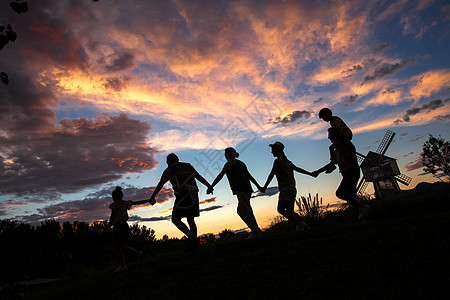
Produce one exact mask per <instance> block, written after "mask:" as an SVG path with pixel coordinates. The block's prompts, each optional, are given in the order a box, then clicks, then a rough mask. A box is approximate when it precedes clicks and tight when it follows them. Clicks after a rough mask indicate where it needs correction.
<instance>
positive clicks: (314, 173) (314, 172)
mask: <svg viewBox="0 0 450 300" xmlns="http://www.w3.org/2000/svg"><path fill="white" fill-rule="evenodd" d="M319 174H320V172H319V171H318V170H316V171H313V172H311V173H310V174H309V175H311V176H312V177H314V178H316V177H317V176H319Z"/></svg>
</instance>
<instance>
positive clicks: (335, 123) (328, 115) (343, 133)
mask: <svg viewBox="0 0 450 300" xmlns="http://www.w3.org/2000/svg"><path fill="white" fill-rule="evenodd" d="M319 118H320V119H322V120H324V121H325V122H330V126H331V128H335V129H336V130H337V134H338V138H339V140H340V141H341V142H342V144H344V145H345V146H346V147H348V148H351V147H352V146H351V145H350V144H352V143H351V142H350V141H351V140H352V138H353V133H352V131H351V129H350V128H349V127H348V126H347V124H345V122H344V121H342V119H341V118H339V117H338V116H333V112H332V111H331V109H329V108H327V107H325V108H322V109H321V110H320V111H319ZM349 143H350V144H349ZM329 150H330V164H329V168H328V169H327V170H326V173H331V172H333V171H334V170H335V169H336V166H335V164H336V160H335V158H334V150H333V149H332V148H331V146H330V149H329Z"/></svg>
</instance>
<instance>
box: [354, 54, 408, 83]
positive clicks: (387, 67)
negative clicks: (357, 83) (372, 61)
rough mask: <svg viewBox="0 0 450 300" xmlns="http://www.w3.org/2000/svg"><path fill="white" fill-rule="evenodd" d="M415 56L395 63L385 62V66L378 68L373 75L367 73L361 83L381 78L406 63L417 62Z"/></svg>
mask: <svg viewBox="0 0 450 300" xmlns="http://www.w3.org/2000/svg"><path fill="white" fill-rule="evenodd" d="M415 61H416V59H415V58H410V59H405V60H402V61H400V62H398V63H395V64H384V65H383V66H381V67H379V68H378V69H376V70H375V71H374V72H373V74H372V75H367V76H365V77H364V79H363V81H362V82H361V85H363V84H365V83H367V82H369V81H372V80H376V79H379V78H383V77H384V76H386V75H389V74H392V73H394V72H395V71H396V70H398V69H401V68H403V67H404V66H406V65H409V64H411V63H413V62H415Z"/></svg>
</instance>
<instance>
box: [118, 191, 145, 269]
mask: <svg viewBox="0 0 450 300" xmlns="http://www.w3.org/2000/svg"><path fill="white" fill-rule="evenodd" d="M112 198H113V200H114V202H113V203H111V205H110V206H109V208H110V209H111V216H110V218H109V224H110V226H113V230H112V232H113V240H114V242H115V243H116V245H117V254H118V257H119V262H120V265H119V267H118V268H117V270H116V271H115V272H122V271H126V270H128V267H127V264H126V263H125V254H124V250H127V251H130V252H132V253H133V254H135V255H136V256H137V257H138V259H139V260H140V259H141V258H142V255H143V252H142V251H138V250H136V249H134V248H131V247H129V246H128V245H127V244H126V241H127V240H128V239H129V238H130V237H131V230H130V227H129V226H128V223H127V220H128V210H129V209H130V208H131V207H132V206H133V205H140V204H144V203H147V202H148V200H139V201H131V200H123V192H122V188H121V187H120V186H117V187H116V188H115V190H114V191H113V192H112Z"/></svg>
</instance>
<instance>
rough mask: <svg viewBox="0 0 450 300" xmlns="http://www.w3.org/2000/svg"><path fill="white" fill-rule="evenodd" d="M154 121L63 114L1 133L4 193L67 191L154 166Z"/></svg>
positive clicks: (109, 180)
mask: <svg viewBox="0 0 450 300" xmlns="http://www.w3.org/2000/svg"><path fill="white" fill-rule="evenodd" d="M150 128H151V127H150V125H149V124H148V123H146V122H144V121H140V120H135V119H131V118H129V117H128V116H127V115H125V114H120V115H117V116H110V117H96V118H94V119H86V118H78V119H62V120H61V121H60V122H59V123H58V124H57V126H56V127H49V128H46V129H47V130H46V131H42V130H40V131H38V132H34V131H28V134H27V135H24V134H23V133H22V134H21V133H20V132H17V131H7V132H8V135H7V136H0V141H1V143H2V152H3V153H2V156H3V165H2V168H1V169H0V182H1V188H0V192H1V193H3V194H36V193H52V192H57V193H68V192H75V191H80V190H82V189H84V188H86V187H89V186H95V185H99V184H104V183H107V182H111V181H115V180H118V179H120V178H123V177H124V176H125V175H126V174H128V173H140V172H143V171H146V170H151V169H153V168H154V167H155V166H156V165H157V162H156V161H155V159H154V155H155V154H156V153H157V151H156V150H155V149H154V148H151V147H149V146H148V145H147V135H148V133H149V131H150Z"/></svg>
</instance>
